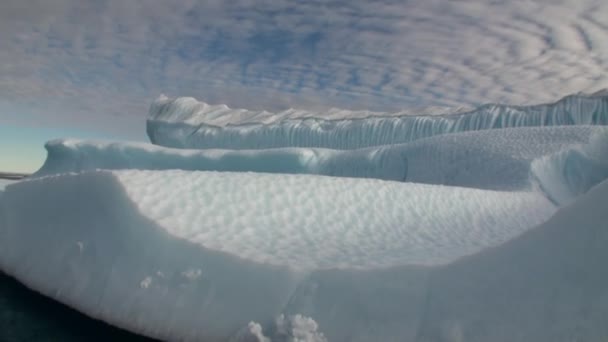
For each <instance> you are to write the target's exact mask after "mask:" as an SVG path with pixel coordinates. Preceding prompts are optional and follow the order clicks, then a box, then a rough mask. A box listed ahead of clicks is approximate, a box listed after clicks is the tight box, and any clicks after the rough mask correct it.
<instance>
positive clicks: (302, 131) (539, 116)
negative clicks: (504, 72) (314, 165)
mask: <svg viewBox="0 0 608 342" xmlns="http://www.w3.org/2000/svg"><path fill="white" fill-rule="evenodd" d="M440 113H442V115H413V114H416V113H415V112H413V113H412V112H397V113H372V112H352V111H345V110H331V111H328V112H326V113H321V112H307V111H299V110H293V109H290V110H287V111H283V112H280V113H270V112H265V111H261V112H254V111H248V110H244V109H230V108H228V107H227V106H225V105H218V106H211V105H208V104H206V103H204V102H199V101H197V100H196V99H194V98H177V99H169V98H167V97H165V96H161V97H159V98H158V99H157V100H156V101H155V102H154V103H153V104H152V105H151V106H150V116H149V118H148V121H147V132H148V136H149V138H150V140H151V141H152V143H154V144H157V145H162V146H167V147H177V148H226V149H263V148H274V147H324V148H332V149H355V148H362V147H370V146H378V145H388V144H397V143H406V142H410V141H414V140H417V139H420V138H425V137H429V136H433V135H438V134H445V133H455V132H463V131H475V130H485V129H496V128H510V127H529V126H560V125H592V124H593V125H607V124H608V96H602V95H601V94H600V95H597V96H591V95H572V96H568V97H565V98H563V99H561V100H560V101H557V102H555V103H552V104H543V105H535V106H506V105H485V106H481V107H479V108H477V109H475V110H472V111H470V112H466V113H460V112H458V113H455V114H449V115H446V114H445V110H443V111H440Z"/></svg>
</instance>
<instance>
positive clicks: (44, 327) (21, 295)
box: [0, 273, 154, 342]
mask: <svg viewBox="0 0 608 342" xmlns="http://www.w3.org/2000/svg"><path fill="white" fill-rule="evenodd" d="M29 341H36V342H38V341H61V342H63V341H70V342H72V341H141V342H143V341H147V342H150V341H154V340H151V339H148V338H145V337H141V336H138V335H134V334H131V333H128V332H126V331H123V330H120V329H117V328H114V327H112V326H110V325H107V324H105V323H103V322H100V321H97V320H94V319H91V318H89V317H87V316H85V315H83V314H81V313H79V312H77V311H75V310H73V309H70V308H69V307H67V306H65V305H62V304H60V303H58V302H56V301H53V300H52V299H49V298H47V297H44V296H42V295H40V294H38V293H36V292H34V291H32V290H30V289H28V288H26V287H25V286H23V285H21V284H20V283H19V282H17V281H16V280H14V279H13V278H10V277H8V276H6V275H4V274H2V273H0V342H29Z"/></svg>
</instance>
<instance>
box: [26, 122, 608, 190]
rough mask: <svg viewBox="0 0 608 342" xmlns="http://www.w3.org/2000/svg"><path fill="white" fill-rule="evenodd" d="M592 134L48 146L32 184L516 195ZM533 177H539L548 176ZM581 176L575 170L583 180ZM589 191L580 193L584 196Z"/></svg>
mask: <svg viewBox="0 0 608 342" xmlns="http://www.w3.org/2000/svg"><path fill="white" fill-rule="evenodd" d="M594 134H597V135H602V134H605V135H608V131H607V130H606V129H605V128H603V127H598V126H557V127H524V128H512V129H496V130H492V131H487V130H486V131H473V132H463V133H454V134H446V135H440V136H434V137H430V138H425V139H420V140H418V141H415V142H411V143H406V144H395V145H389V146H376V147H369V148H363V149H356V150H332V149H322V148H294V147H290V148H276V149H264V150H217V149H205V150H185V149H173V148H165V147H161V146H155V145H150V144H143V143H114V142H92V141H80V140H72V139H63V140H55V141H51V142H48V143H47V144H46V146H45V147H46V149H47V152H48V157H47V159H46V161H45V163H44V165H43V166H42V168H41V169H40V170H38V171H37V172H36V173H35V174H34V175H33V176H34V177H41V176H45V175H51V174H59V173H67V172H82V171H89V170H96V169H105V170H123V169H144V170H167V169H182V170H198V171H237V172H268V173H292V174H317V175H326V176H339V177H361V178H378V179H384V180H394V181H407V182H415V183H426V184H444V185H453V186H464V187H473V188H480V189H493V190H518V189H526V188H529V187H530V186H531V184H532V183H533V182H532V180H531V177H530V170H531V169H530V168H531V163H532V162H533V161H534V160H535V159H539V158H542V157H545V156H548V155H551V154H554V153H558V152H560V151H562V150H565V149H568V148H573V147H574V146H575V145H576V146H585V145H586V144H587V143H588V142H589V139H590V136H592V135H594ZM607 155H608V154H607ZM551 165H553V164H551ZM554 166H555V167H560V168H563V167H564V165H561V164H560V165H554ZM535 170H536V171H535V172H536V174H538V175H542V174H543V173H545V171H541V170H540V169H538V168H536V169H535ZM546 172H550V171H546ZM585 172H586V171H585V169H582V170H580V173H581V174H585ZM558 183H559V182H558ZM543 184H544V183H543ZM591 185H592V184H591ZM590 187H591V186H590V185H589V186H588V187H586V188H584V187H583V189H582V190H583V192H584V190H586V189H588V188H590Z"/></svg>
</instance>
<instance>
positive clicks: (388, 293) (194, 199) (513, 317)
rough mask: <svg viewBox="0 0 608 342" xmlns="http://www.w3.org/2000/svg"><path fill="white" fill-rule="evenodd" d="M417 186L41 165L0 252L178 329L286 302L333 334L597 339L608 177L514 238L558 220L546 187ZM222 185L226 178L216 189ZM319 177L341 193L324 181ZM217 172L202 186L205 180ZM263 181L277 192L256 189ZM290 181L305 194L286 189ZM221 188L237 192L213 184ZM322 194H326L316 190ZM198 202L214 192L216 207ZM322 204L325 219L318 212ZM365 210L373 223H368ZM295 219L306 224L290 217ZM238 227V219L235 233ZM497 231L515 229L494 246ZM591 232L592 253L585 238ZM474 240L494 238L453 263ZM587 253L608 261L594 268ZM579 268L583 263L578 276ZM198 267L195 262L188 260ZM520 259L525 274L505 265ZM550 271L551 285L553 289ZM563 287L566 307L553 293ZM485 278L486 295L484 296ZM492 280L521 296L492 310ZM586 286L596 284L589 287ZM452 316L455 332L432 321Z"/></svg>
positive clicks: (175, 334) (182, 332)
mask: <svg viewBox="0 0 608 342" xmlns="http://www.w3.org/2000/svg"><path fill="white" fill-rule="evenodd" d="M222 178H224V180H223V181H222ZM281 179H283V180H281ZM264 181H269V182H273V183H274V182H277V184H276V185H274V184H270V185H269V184H265V183H264ZM299 181H301V182H302V184H303V185H302V186H300V187H299V186H298V182H299ZM166 182H168V183H166ZM163 183H166V184H163ZM347 183H351V184H347ZM355 183H357V184H355ZM366 183H367V184H368V185H367V186H366V185H365V184H366ZM256 184H257V185H259V186H256ZM341 184H342V185H341ZM381 184H386V186H384V187H382V186H381ZM411 185H412V186H413V188H409V184H402V183H395V182H383V181H377V180H353V179H345V178H338V179H333V178H328V177H323V176H307V175H283V176H280V177H278V176H273V175H263V174H247V173H244V174H240V173H207V172H185V171H112V172H109V171H97V172H85V173H81V174H65V175H59V176H49V177H43V178H39V179H32V180H27V181H22V182H19V183H18V184H15V185H11V186H9V187H8V188H7V189H6V192H5V194H4V196H3V198H2V201H1V202H0V203H1V206H0V222H1V224H2V227H3V229H2V230H0V263H1V267H2V269H3V270H5V271H6V272H8V273H9V274H11V275H14V276H16V277H17V278H18V279H20V280H21V281H23V282H25V283H26V284H28V286H30V287H32V288H35V289H37V290H39V291H41V292H42V293H44V294H46V295H48V296H51V297H53V298H55V299H57V300H59V301H62V302H64V303H67V304H69V305H71V306H73V307H75V308H77V309H79V310H81V311H83V312H86V313H87V314H89V315H91V316H93V317H97V318H100V319H103V320H106V321H108V322H110V323H112V324H115V325H118V326H122V327H124V328H127V329H129V330H132V331H135V332H139V333H142V334H146V335H149V336H154V337H158V338H164V339H171V340H175V339H183V340H201V339H210V340H214V339H226V338H228V337H230V336H235V334H236V333H237V332H238V331H240V330H241V329H242V327H244V326H248V322H251V321H254V322H259V324H260V325H261V326H264V327H269V328H268V330H269V331H273V332H279V331H281V330H280V327H279V326H278V325H277V324H276V323H275V321H276V318H277V317H280V315H281V314H285V315H288V316H287V317H290V316H295V315H298V314H301V315H304V316H306V317H310V318H312V319H314V320H315V321H316V322H317V323H315V324H318V331H321V332H323V334H324V336H326V337H327V339H328V340H337V341H342V340H354V341H366V340H370V339H373V338H380V339H381V340H384V341H391V340H402V339H403V338H405V339H406V340H415V338H416V337H418V338H422V337H427V335H428V336H430V337H429V338H430V340H447V341H451V340H458V336H464V337H466V336H472V338H471V339H468V338H465V339H464V340H466V341H469V340H479V341H483V340H484V339H483V338H478V336H484V337H487V335H488V334H490V335H492V336H495V337H499V336H500V334H501V333H500V332H501V331H503V332H504V331H510V330H501V327H507V328H513V329H515V327H519V329H515V330H516V331H517V334H518V335H517V336H519V338H515V339H512V340H521V341H524V340H530V339H529V338H528V337H530V336H532V337H535V338H534V339H532V340H537V341H559V340H560V339H551V338H550V337H555V336H572V335H571V334H579V335H580V334H587V335H588V337H593V338H589V339H584V340H588V341H593V340H598V341H599V340H601V339H599V338H597V339H596V338H595V337H598V336H595V335H589V334H594V333H600V332H604V331H605V325H604V323H605V322H603V321H602V319H603V318H602V317H605V315H606V314H607V313H608V311H607V310H608V306H606V305H601V304H595V303H596V302H595V301H594V300H592V299H591V298H596V299H597V298H602V297H601V296H606V295H607V293H606V288H608V287H606V286H603V285H602V284H605V283H604V282H606V281H607V279H608V277H607V276H606V275H605V272H603V271H602V270H603V268H602V267H601V260H605V257H606V255H605V254H606V252H605V248H604V247H603V243H602V241H608V236H606V234H608V230H607V229H606V228H607V227H606V225H605V222H606V219H608V217H606V214H605V212H606V211H605V210H601V208H602V207H603V205H604V201H603V199H605V198H606V196H607V195H608V184H606V183H602V184H601V185H599V186H598V189H597V190H592V191H591V194H590V195H588V196H585V197H583V199H579V200H578V201H576V202H575V203H574V205H573V206H572V207H566V208H564V209H563V212H561V213H560V212H558V214H557V216H556V217H555V218H554V219H550V220H549V221H548V222H547V223H545V224H541V226H540V228H536V229H532V230H528V232H527V233H525V234H524V235H523V236H522V237H521V238H515V239H511V238H513V237H514V236H516V235H517V234H518V233H521V231H522V230H525V229H526V228H531V227H533V226H535V225H537V224H539V222H542V221H545V220H546V219H547V217H548V216H549V215H550V214H551V213H552V212H553V211H554V210H553V206H551V205H550V204H549V203H547V202H545V201H543V199H542V197H540V198H539V197H535V195H533V194H518V193H511V195H509V194H508V193H505V194H497V193H494V192H491V191H482V190H470V189H464V188H462V189H458V188H450V187H444V186H430V185H416V184H411ZM220 187H223V188H224V189H223V190H230V191H225V192H220V191H217V189H218V188H220ZM231 187H234V188H231ZM323 187H329V188H330V193H327V192H326V193H321V194H318V193H316V192H315V191H313V190H317V191H318V190H320V189H322V188H323ZM205 188H206V189H207V191H208V193H207V194H204V193H202V192H200V190H199V192H196V191H192V189H205ZM332 188H333V191H331V189H332ZM393 188H394V190H393ZM232 189H239V191H232ZM259 189H267V190H268V192H267V194H272V195H269V196H267V197H266V198H264V197H262V198H260V196H259V195H260V193H259ZM275 189H280V191H276V190H275ZM286 189H289V190H293V192H292V191H289V192H291V194H286V191H285V190H286ZM307 189H309V190H307ZM408 189H409V190H408ZM186 190H189V191H186ZM254 190H255V191H254ZM252 191H253V192H252ZM334 191H335V192H334ZM402 192H405V193H404V194H402ZM221 193H224V194H225V195H224V196H217V195H218V194H221ZM281 193H283V195H281ZM310 194H314V196H313V198H311V199H310V202H309V201H307V200H306V198H307V196H309V195H310ZM340 194H342V197H340V196H339V195H340ZM459 194H461V195H459ZM248 196H253V197H255V196H257V197H256V198H255V199H253V200H252V199H251V198H248ZM274 196H278V198H273V197H274ZM291 196H292V197H291ZM336 196H338V197H337V198H336ZM362 196H363V197H362ZM400 196H401V197H400ZM218 197H226V201H227V200H228V199H231V204H230V205H227V204H226V203H223V201H222V199H221V198H218ZM290 197H291V198H290ZM408 197H409V198H410V200H409V201H408V200H407V198H408ZM57 198H61V199H62V200H61V201H58V200H57ZM161 198H162V201H160V200H159V199H161ZM383 198H385V199H383ZM475 198H479V202H477V201H476V200H475ZM526 198H530V200H526ZM298 199H300V200H298ZM321 199H327V200H328V201H327V202H326V203H314V202H315V200H317V201H319V200H321ZM345 199H346V200H347V202H348V203H344V202H343V201H344V200H345ZM387 199H388V200H387ZM389 200H390V202H391V203H386V202H389ZM200 201H208V202H210V203H213V205H212V207H211V208H206V206H205V203H201V202H200ZM248 201H249V203H247V202H248ZM252 201H253V203H251V202H252ZM379 201H380V202H379ZM381 201H386V202H381ZM265 202H268V204H269V205H276V208H275V210H273V212H272V213H269V215H270V219H269V221H270V224H273V223H272V220H275V223H274V226H273V229H271V228H270V227H269V226H270V225H266V226H263V227H260V226H256V225H255V224H256V223H255V221H256V220H260V221H263V219H260V218H259V217H258V216H257V215H261V217H262V218H263V217H264V216H263V214H264V213H265V210H266V208H267V207H266V206H265V204H264V203H265ZM277 203H281V204H278V205H277ZM294 203H295V205H294ZM357 203H360V205H359V206H357ZM298 204H299V205H298ZM452 207H457V209H451V208H452ZM467 207H469V208H471V209H467ZM74 208H78V211H77V212H75V211H74ZM278 208H283V209H278ZM201 210H202V211H201ZM403 211H405V212H406V214H402V212H403ZM441 211H446V212H445V213H441ZM31 212H35V213H36V215H31V214H29V213H31ZM300 212H301V213H302V215H303V217H300V216H299V215H300ZM317 212H322V213H325V214H327V215H329V216H327V217H326V218H325V220H326V221H317V220H318V219H319V218H318V217H316V216H315V215H317ZM332 212H335V213H334V214H333V215H332ZM236 213H238V214H236ZM382 213H385V214H388V213H390V215H386V216H384V217H382V216H381V215H382ZM501 213H504V215H503V214H501ZM245 214H246V215H245ZM230 215H232V216H230ZM273 215H274V218H273ZM311 215H312V216H313V217H312V218H311V221H310V222H312V225H307V224H306V219H307V218H309V217H310V216H311ZM334 215H335V216H334ZM392 215H395V216H399V215H403V216H404V217H403V218H402V219H401V220H400V221H395V222H396V223H398V224H397V225H396V226H393V227H391V228H392V229H393V230H395V231H394V232H391V231H388V230H387V229H386V228H383V225H387V224H390V218H391V216H392ZM319 216H321V215H319ZM336 220H337V222H336ZM386 220H389V221H386ZM252 221H253V222H252ZM358 221H363V222H368V223H371V224H372V226H369V227H368V226H364V225H363V224H361V225H359V226H357V224H358ZM206 222H211V223H206ZM341 222H342V223H343V225H341V224H340V223H341ZM412 222H416V223H418V225H415V224H413V223H412ZM410 224H411V226H409V225H410ZM353 225H354V226H353ZM461 225H462V226H461ZM296 226H297V227H300V228H302V227H305V228H306V227H307V228H306V229H301V230H296V229H292V227H296ZM403 226H409V227H410V229H409V230H408V229H402V228H401V227H403ZM459 226H460V227H461V228H458V227H459ZM231 227H233V228H231ZM235 227H239V228H237V229H235ZM340 227H342V229H345V231H344V233H342V234H341V235H340V236H337V235H338V234H335V233H333V231H334V230H335V229H340ZM357 227H360V228H357ZM384 227H388V226H384ZM411 227H414V228H411ZM416 227H424V229H416ZM571 227H576V230H573V229H571ZM225 229H232V230H233V231H232V232H233V233H234V232H236V231H238V234H236V235H234V234H229V233H223V231H224V230H225ZM459 229H460V231H458V230H459ZM457 231H458V232H457ZM333 234H335V235H336V236H335V237H333V236H332V235H333ZM386 234H389V236H388V237H387V236H386ZM496 234H498V236H497V235H496ZM501 234H503V235H504V234H507V235H510V236H502V237H501V236H500V235H501ZM499 239H501V240H503V242H504V240H509V241H508V242H506V243H504V244H502V245H501V246H500V247H498V248H497V249H488V248H485V247H488V246H491V245H494V244H495V243H496V242H498V240H499ZM522 246H523V247H522ZM380 247H381V248H380ZM573 248H574V249H573ZM586 248H587V249H591V251H592V252H593V253H595V254H597V255H595V254H591V255H590V254H587V253H589V251H588V250H586ZM482 249H483V250H482ZM33 250H35V251H36V253H32V252H31V251H33ZM479 250H482V251H481V252H480V253H481V254H479V253H477V254H473V255H470V256H469V257H468V258H467V257H465V258H464V259H461V260H462V261H458V259H460V258H458V257H459V256H462V255H463V254H470V253H472V252H475V251H479ZM562 251H565V252H562ZM598 253H599V254H598ZM496 254H497V255H498V256H494V255H496ZM488 255H489V256H488ZM364 256H365V257H364ZM429 260H433V261H434V262H431V263H429ZM486 260H488V261H486ZM553 260H555V262H554V261H553ZM566 260H567V262H566ZM594 260H595V261H594ZM447 261H452V262H450V263H447V264H446V263H445V262H447ZM330 262H331V263H330ZM480 263H481V264H482V265H483V267H480V266H478V264H480ZM581 263H582V264H581ZM584 263H600V264H598V265H597V267H598V268H594V269H593V273H592V269H591V266H589V265H585V264H584ZM424 264H425V265H424ZM522 265H526V266H525V267H523V266H522ZM302 266H305V267H304V268H303V267H302ZM522 267H523V269H522ZM579 267H580V270H579V269H578V268H579ZM458 268H465V270H464V271H455V270H458ZM193 270H194V271H193ZM199 270H200V271H199ZM524 270H529V271H530V273H526V272H524ZM574 271H576V272H577V274H578V275H577V276H576V277H575V278H572V276H571V275H570V274H571V272H574ZM193 273H194V274H196V275H197V276H196V277H192V276H189V275H192V274H193ZM511 273H514V275H515V276H516V277H514V278H510V277H509V275H510V274H511ZM450 274H451V276H449V275H450ZM58 275H61V276H59V277H58ZM465 275H466V276H465ZM533 275H535V276H533ZM536 276H537V277H538V278H539V279H538V280H534V279H535V277H536ZM548 276H550V278H546V277H548ZM503 277H505V278H506V279H508V280H506V279H504V278H503ZM531 277H532V278H531ZM545 278H546V279H550V280H551V281H550V282H549V283H546V281H545ZM435 279H436V280H435ZM472 279H476V281H473V280H472ZM491 279H494V280H491ZM500 279H503V281H500ZM577 279H580V281H581V282H582V283H581V284H580V286H581V287H580V288H577V287H576V286H578V285H579V284H578V280H577ZM596 279H598V280H596ZM490 280H491V281H490ZM599 280H601V281H602V283H598V282H597V281H599ZM564 281H565V283H564ZM505 282H506V285H505ZM243 283H246V284H247V286H243V285H242V284H243ZM504 286H507V287H506V288H504ZM543 287H545V288H548V289H555V290H550V291H547V292H543V291H542V290H543ZM587 288H589V289H590V290H593V291H591V292H586V289H587ZM528 289H529V290H528ZM570 290H572V291H575V292H569V291H570ZM505 291H506V292H505ZM555 291H558V292H557V293H562V294H561V295H559V296H560V298H561V296H565V298H566V299H567V301H566V302H564V303H565V304H564V305H568V306H566V307H561V306H559V305H558V304H553V305H552V306H550V307H548V308H547V307H546V305H547V303H551V302H553V299H551V298H554V297H553V296H555V295H556V294H555V293H556V292H555ZM444 293H449V294H451V295H444ZM478 293H486V295H484V296H482V297H475V295H476V294H478ZM492 293H497V296H501V298H502V297H504V296H507V293H512V294H511V295H510V296H512V297H513V298H515V299H516V301H514V302H513V304H512V305H513V306H508V310H510V311H509V314H505V315H504V316H502V315H501V314H499V313H497V312H492V307H491V306H490V304H486V303H483V301H484V300H488V301H490V302H492V301H498V300H499V299H494V300H492V299H491V294H492ZM583 293H585V294H586V296H589V295H591V294H592V293H596V294H597V296H599V297H597V296H594V297H590V299H589V300H580V298H579V297H578V296H579V295H578V294H583ZM463 296H464V297H463ZM397 299H398V300H397ZM481 299H483V300H481ZM533 299H534V300H533ZM465 300H468V301H469V302H463V301H465ZM476 300H477V301H480V300H481V301H482V303H479V302H477V301H476ZM500 303H503V302H500ZM516 303H519V304H522V305H523V303H525V305H526V306H525V307H526V310H530V312H536V313H539V312H540V311H539V310H550V311H548V312H547V311H543V314H538V315H536V316H533V315H531V314H526V315H525V316H526V317H527V318H528V319H529V320H528V321H525V322H526V324H523V322H524V321H520V318H519V316H518V315H517V314H516V312H517V311H516V310H517V306H516ZM600 303H601V302H600ZM465 304H466V305H465ZM502 305H507V303H503V304H502ZM570 307H571V308H572V310H574V311H572V310H569V309H568V308H570ZM494 309H495V307H494ZM579 310H586V311H585V312H589V315H586V316H582V317H579V318H577V319H576V320H574V321H572V322H562V320H561V319H559V318H563V317H566V318H572V317H571V316H572V315H575V314H576V312H579ZM486 311H487V312H486ZM495 311H503V309H501V310H495ZM479 317H483V319H485V321H484V324H483V325H477V324H476V322H477V321H476V319H479ZM490 317H492V319H490ZM547 317H557V318H556V319H559V320H557V321H556V323H555V324H552V325H548V323H547V322H545V321H543V320H545V319H548V318H547ZM584 317H586V318H584ZM557 322H559V324H558V323H557ZM309 323H310V322H309ZM437 324H440V326H439V327H437V326H436V325H437ZM519 324H521V325H519ZM581 324H582V325H581ZM444 325H445V326H444ZM547 326H554V327H556V329H549V330H547V329H546V327H547ZM488 327H489V328H492V329H494V330H492V331H487V329H489V328H488ZM579 327H584V329H583V330H580V329H579ZM524 328H525V329H524ZM294 329H295V328H294ZM577 329H578V330H577ZM515 330H514V331H515ZM444 331H445V334H446V336H448V337H441V338H437V337H436V336H434V335H433V334H435V333H438V332H441V333H442V334H443V333H444ZM554 334H557V335H554ZM564 334H565V335H564ZM442 336H443V335H442ZM454 336H456V337H454ZM517 336H516V337H517ZM602 336H603V337H605V336H606V335H602ZM464 337H463V338H464ZM509 337H512V336H509ZM536 337H538V339H537V338H536ZM420 340H423V339H420ZM492 340H493V339H492ZM562 340H564V339H562Z"/></svg>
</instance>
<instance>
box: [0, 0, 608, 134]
mask: <svg viewBox="0 0 608 342" xmlns="http://www.w3.org/2000/svg"><path fill="white" fill-rule="evenodd" d="M606 22H608V3H606V2H604V1H598V0H561V1H552V0H536V1H529V0H514V1H492V0H466V1H441V0H425V1H423V0H417V1H412V0H410V1H392V0H383V1H363V0H351V1H345V0H344V1H321V0H312V1H305V2H301V1H288V0H272V1H270V0H265V1H248V0H241V1H238V0H237V1H219V0H217V1H194V0H186V1H180V2H168V1H161V0H134V1H128V2H127V1H120V0H107V1H94V2H83V1H77V0H56V1H52V2H49V1H43V0H9V1H4V2H3V3H2V4H0V30H1V31H2V32H3V34H2V36H1V37H0V101H1V102H9V103H11V104H13V105H16V106H23V107H27V108H28V109H31V110H32V111H36V112H37V113H38V115H39V119H40V120H48V121H51V122H54V121H55V122H58V123H59V124H75V125H84V126H87V125H89V126H91V127H102V128H103V129H113V130H116V129H118V130H123V129H124V130H133V129H135V127H136V126H137V129H139V126H143V120H144V117H145V115H146V112H147V107H148V104H149V103H150V101H151V100H152V99H153V98H155V97H156V96H157V95H158V94H160V93H166V94H169V95H171V96H179V95H189V96H195V97H197V98H199V99H201V100H204V101H206V102H211V103H226V104H228V105H230V106H232V107H248V108H253V109H262V108H264V109H270V110H276V109H281V108H285V107H289V106H294V107H312V108H314V109H319V108H328V107H343V108H359V109H371V110H394V109H400V108H407V107H420V106H427V105H477V104H481V103H487V102H502V103H512V104H528V103H538V102H545V101H552V100H556V99H557V98H559V97H561V96H563V95H566V94H569V93H573V92H578V91H594V90H597V89H600V88H605V87H608V41H606V39H605V37H606V34H607V33H608V25H607V24H604V23H606ZM15 115H17V114H15V113H1V114H0V120H5V119H6V118H8V117H9V116H15ZM11 119H12V120H14V117H11ZM24 120H25V119H24Z"/></svg>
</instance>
